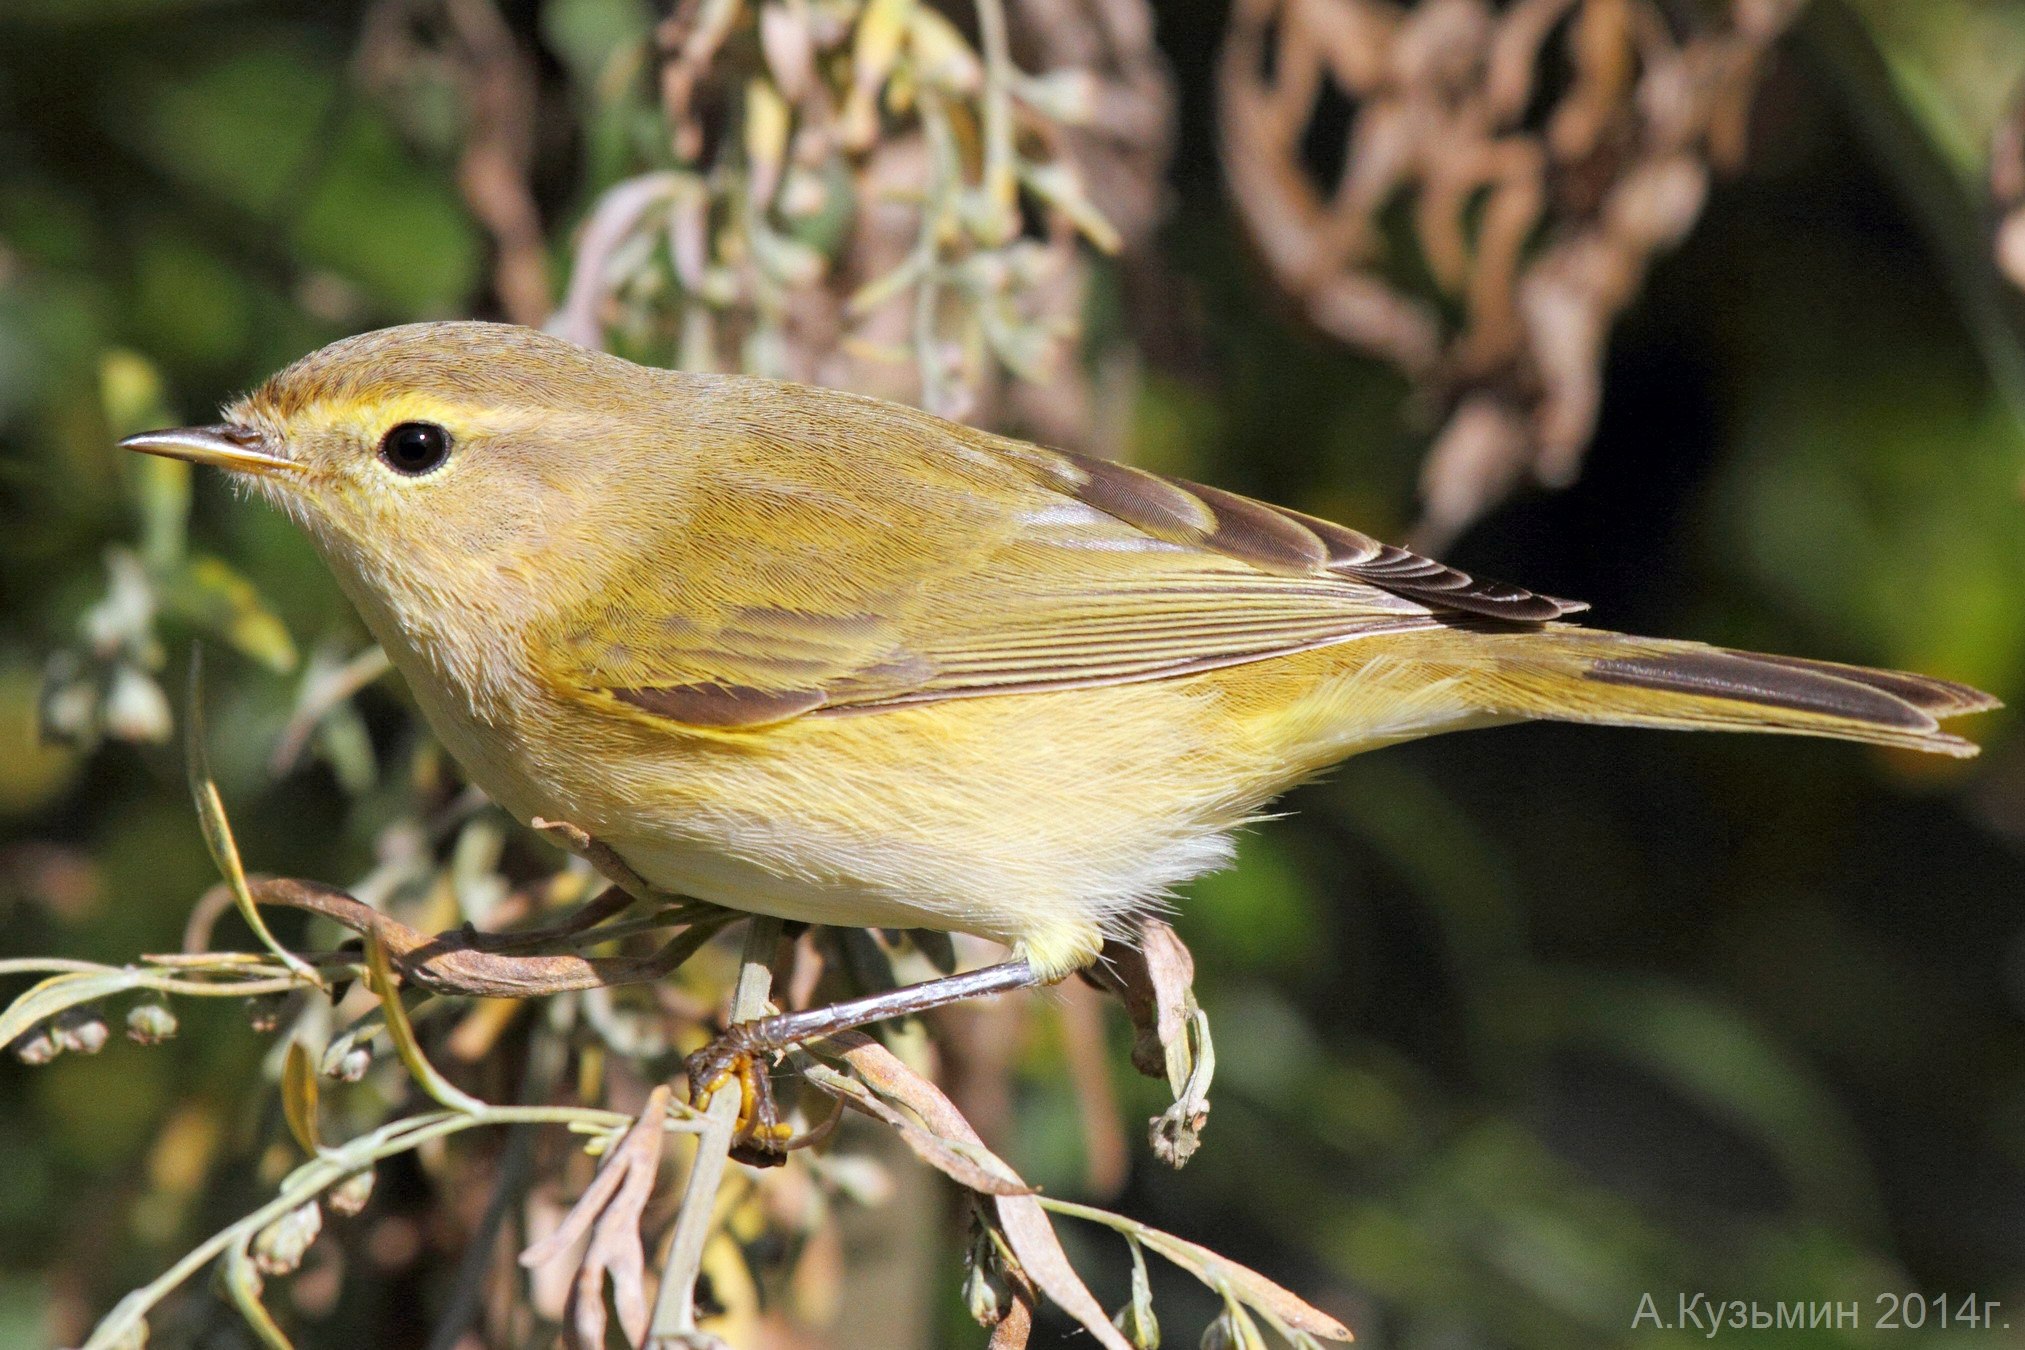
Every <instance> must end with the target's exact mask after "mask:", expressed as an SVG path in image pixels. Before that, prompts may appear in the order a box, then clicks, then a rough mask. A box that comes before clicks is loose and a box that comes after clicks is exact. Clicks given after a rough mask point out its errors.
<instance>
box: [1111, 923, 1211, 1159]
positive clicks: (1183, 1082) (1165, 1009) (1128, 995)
mask: <svg viewBox="0 0 2025 1350" xmlns="http://www.w3.org/2000/svg"><path fill="white" fill-rule="evenodd" d="M1084 979H1085V980H1086V981H1088V982H1089V983H1091V984H1094V985H1096V986H1097V987H1098V988H1100V989H1105V990H1108V991H1110V992H1111V993H1114V994H1116V995H1118V997H1119V999H1120V1000H1121V1001H1122V1002H1123V1003H1124V1004H1125V1010H1126V1013H1127V1014H1128V1015H1129V1016H1130V1017H1131V1019H1132V1025H1133V1027H1134V1029H1135V1030H1136V1031H1137V1033H1138V1035H1137V1037H1136V1039H1135V1040H1134V1042H1133V1046H1132V1065H1133V1067H1134V1068H1136V1069H1138V1070H1139V1072H1141V1073H1143V1074H1145V1075H1146V1076H1147V1077H1149V1078H1162V1077H1164V1078H1166V1080H1167V1085H1168V1088H1169V1090H1170V1091H1172V1092H1173V1093H1174V1104H1173V1105H1172V1106H1170V1107H1169V1108H1168V1109H1167V1110H1166V1111H1163V1112H1162V1113H1161V1114H1160V1115H1158V1116H1155V1117H1154V1118H1153V1119H1152V1120H1151V1121H1150V1122H1149V1133H1150V1137H1151V1141H1152V1146H1153V1150H1154V1152H1155V1153H1156V1154H1157V1155H1158V1156H1159V1157H1160V1159H1161V1161H1163V1162H1165V1163H1167V1164H1168V1165H1169V1166H1172V1167H1180V1166H1182V1165H1183V1164H1184V1163H1186V1162H1187V1161H1188V1160H1189V1158H1190V1157H1191V1156H1193V1155H1194V1153H1195V1150H1196V1149H1197V1147H1199V1146H1200V1144H1201V1135H1202V1127H1203V1125H1204V1124H1205V1123H1206V1122H1207V1121H1208V1119H1209V1088H1210V1083H1211V1080H1212V1079H1213V1078H1214V1076H1215V1073H1216V1051H1215V1047H1214V1045H1213V1043H1212V1042H1211V1040H1210V1036H1209V1018H1208V1017H1207V1016H1206V1015H1205V1014H1204V1013H1203V1011H1202V1009H1201V1008H1199V1007H1197V1006H1196V1002H1195V985H1194V981H1195V958H1194V957H1193V956H1191V955H1190V954H1189V951H1188V948H1187V947H1186V946H1184V945H1183V944H1182V941H1181V938H1180V937H1179V936H1178V935H1177V934H1176V933H1175V931H1174V929H1173V928H1171V927H1169V926H1168V925H1167V924H1164V923H1162V922H1160V921H1159V920H1158V919H1147V920H1144V921H1142V923H1141V925H1140V931H1139V934H1138V937H1137V940H1136V941H1134V942H1133V943H1131V944H1126V943H1120V942H1109V943H1106V944H1105V947H1104V959H1103V960H1101V961H1099V962H1098V963H1097V964H1096V965H1094V966H1092V967H1090V969H1089V970H1088V971H1086V972H1085V973H1084Z"/></svg>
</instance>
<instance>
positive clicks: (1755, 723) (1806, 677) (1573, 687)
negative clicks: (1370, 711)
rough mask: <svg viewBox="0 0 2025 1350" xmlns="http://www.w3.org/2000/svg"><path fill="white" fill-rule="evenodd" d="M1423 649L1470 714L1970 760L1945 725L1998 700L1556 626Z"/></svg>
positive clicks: (1461, 637) (1424, 671)
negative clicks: (1757, 736)
mask: <svg viewBox="0 0 2025 1350" xmlns="http://www.w3.org/2000/svg"><path fill="white" fill-rule="evenodd" d="M1416 646H1417V647H1418V650H1416V651H1415V652H1414V653H1413V655H1414V657H1415V658H1417V659H1415V660H1414V661H1413V662H1412V664H1413V665H1414V666H1415V667H1416V668H1417V671H1418V674H1419V677H1420V678H1421V679H1422V680H1430V681H1439V682H1441V683H1442V684H1445V685H1446V686H1447V688H1448V691H1449V696H1450V697H1452V698H1458V699H1460V700H1461V701H1462V703H1463V704H1464V705H1465V707H1466V708H1467V709H1468V714H1467V715H1468V716H1469V718H1470V719H1471V720H1482V721H1506V720H1517V719H1535V718H1544V719H1550V720H1553V721H1562V722H1596V723H1602V724H1605V725H1610V726H1634V727H1668V728H1673V729H1676V730H1711V731H1768V732H1780V733H1785V734H1787V735H1796V736H1829V737H1834V738H1837V739H1840V740H1849V741H1864V742H1868V743H1870V744H1873V745H1893V746H1903V747H1905V748H1907V749H1912V750H1925V751H1931V752H1933V753H1936V754H1943V755H1955V756H1958V757H1967V756H1970V755H1973V754H1975V753H1976V746H1975V744H1974V743H1973V742H1970V741H1966V740H1964V739H1962V738H1961V737H1959V736H1954V735H1950V734H1949V733H1947V732H1945V731H1942V730H1941V728H1940V724H1941V722H1942V721H1944V720H1946V719H1948V718H1951V717H1959V716H1961V715H1963V714H1965V713H1974V712H1982V711H1985V710H1987V709H1990V708H1995V707H1998V706H2000V705H1999V703H1998V700H1996V699H1994V698H1992V697H1991V696H1990V695H1988V694H1985V693H1983V692H1982V691H1981V690H1978V689H1972V688H1970V687H1969V686H1967V685H1963V684H1956V683H1953V682H1952V681H1948V680H1939V679H1934V678H1932V677H1930V676H1926V675H1912V674H1907V673H1905V672H1902V671H1893V670H1871V669H1868V668H1866V667H1863V666H1845V665H1837V664H1834V663H1832V662H1828V661H1807V660H1801V659H1799V658H1796V657H1787V656H1763V655H1759V654H1757V653H1753V652H1738V651H1729V650H1727V649H1724V648H1721V647H1709V646H1704V645H1702V644H1700V643H1695V642H1672V641H1665V640H1661V639H1654V638H1637V637H1627V636H1624V635H1622V634H1618V633H1605V632H1598V631H1596V630H1594V629H1586V628H1577V627H1573V626H1566V627H1564V626H1562V625H1559V624H1554V625H1549V626H1548V627H1546V628H1545V629H1536V630H1533V631H1531V632H1523V633H1514V632H1501V633H1497V632H1468V631H1457V630H1450V631H1447V632H1441V633H1430V634H1428V635H1427V640H1426V641H1425V643H1424V644H1416ZM1429 729H1430V730H1432V729H1438V728H1432V727H1430V728H1429Z"/></svg>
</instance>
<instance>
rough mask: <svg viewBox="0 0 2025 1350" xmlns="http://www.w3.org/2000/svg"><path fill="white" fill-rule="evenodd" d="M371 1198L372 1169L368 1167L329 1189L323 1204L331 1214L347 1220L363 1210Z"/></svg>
mask: <svg viewBox="0 0 2025 1350" xmlns="http://www.w3.org/2000/svg"><path fill="white" fill-rule="evenodd" d="M372 1198H373V1169H372V1168H370V1167H368V1168H367V1169H366V1170H365V1171H363V1172H354V1173H352V1174H351V1175H350V1176H348V1177H346V1178H345V1179H344V1180H343V1181H340V1182H339V1183H338V1184H337V1185H335V1186H333V1187H331V1188H330V1194H329V1195H327V1196H326V1197H324V1203H326V1204H328V1205H329V1206H330V1212H331V1213H333V1214H338V1215H342V1216H343V1217H345V1218H347V1219H349V1218H351V1217H353V1216H354V1215H356V1214H357V1213H359V1211H361V1210H363V1209H364V1208H365V1207H366V1202H367V1201H369V1200H371V1199H372Z"/></svg>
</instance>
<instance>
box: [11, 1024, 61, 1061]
mask: <svg viewBox="0 0 2025 1350" xmlns="http://www.w3.org/2000/svg"><path fill="white" fill-rule="evenodd" d="M8 1048H9V1049H10V1050H12V1051H13V1052H14V1058H16V1059H18V1060H20V1061H21V1062H22V1063H23V1064H47V1063H49V1061H50V1060H52V1059H55V1058H56V1057H57V1056H58V1055H60V1054H62V1053H63V1047H62V1046H60V1045H58V1044H57V1043H56V1037H55V1036H54V1035H52V1034H51V1033H50V1030H49V1024H48V1023H47V1022H45V1023H43V1024H42V1025H41V1026H38V1027H31V1028H30V1029H29V1030H27V1031H24V1032H22V1033H21V1035H19V1036H17V1037H15V1039H14V1044H13V1045H11V1046H9V1047H8Z"/></svg>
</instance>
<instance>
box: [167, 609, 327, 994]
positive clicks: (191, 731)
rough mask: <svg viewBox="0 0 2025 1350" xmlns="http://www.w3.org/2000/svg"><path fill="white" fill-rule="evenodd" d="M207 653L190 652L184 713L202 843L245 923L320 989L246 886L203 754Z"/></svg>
mask: <svg viewBox="0 0 2025 1350" xmlns="http://www.w3.org/2000/svg"><path fill="white" fill-rule="evenodd" d="M203 653H204V649H203V647H201V646H192V647H191V648H190V693H189V699H188V703H189V706H188V707H187V708H186V709H185V710H184V715H183V726H184V730H185V737H184V751H183V753H184V758H185V760H186V761H187V762H188V765H189V771H190V795H191V797H192V798H194V799H195V801H196V803H197V820H198V822H199V823H200V824H201V825H202V826H203V829H204V845H205V847H206V848H208V849H210V850H211V861H212V862H214V863H216V864H217V865H218V871H219V874H220V875H222V876H223V877H224V878H225V884H226V885H227V886H229V887H230V888H231V889H232V900H233V903H235V904H236V905H237V906H238V907H239V914H240V917H242V918H244V919H245V920H246V925H247V927H249V928H251V929H252V930H253V931H254V933H255V934H256V935H257V936H258V937H259V938H260V941H261V944H262V945H263V946H265V947H266V948H267V950H268V951H270V952H272V953H274V955H275V956H276V957H277V958H278V959H279V960H280V961H281V963H282V964H283V965H284V966H287V967H288V969H289V970H290V971H291V972H292V973H294V974H295V975H296V976H298V977H300V978H301V979H302V980H304V981H305V982H307V983H310V984H315V985H318V986H319V987H320V986H321V985H322V983H323V981H322V980H320V979H319V978H318V977H317V974H316V972H315V971H314V970H312V969H311V968H310V967H309V965H308V964H307V963H306V962H304V961H303V960H302V958H301V957H299V956H297V955H296V954H295V953H294V952H292V951H289V950H288V949H287V948H286V947H284V946H282V945H281V944H280V943H279V942H277V941H275V940H274V934H273V933H271V932H269V931H268V928H267V921H266V920H265V919H263V918H261V917H260V907H259V906H258V905H256V904H255V903H254V902H253V891H252V889H251V888H250V887H249V886H247V884H246V868H245V867H244V865H243V864H241V862H240V861H239V845H238V842H237V841H236V840H234V839H233V837H232V823H231V821H229V820H227V819H226V817H225V799H224V798H223V797H221V796H219V794H218V784H217V783H216V782H214V781H213V780H212V778H211V762H210V759H209V757H208V756H207V755H206V754H205V750H204V741H205V728H204V660H203Z"/></svg>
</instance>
